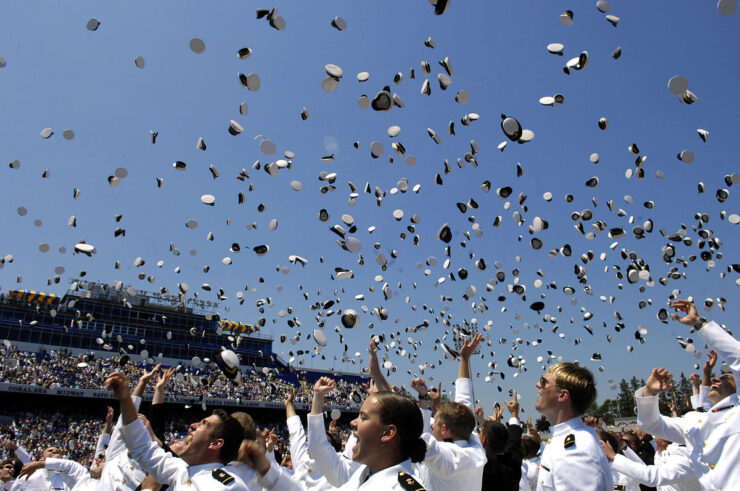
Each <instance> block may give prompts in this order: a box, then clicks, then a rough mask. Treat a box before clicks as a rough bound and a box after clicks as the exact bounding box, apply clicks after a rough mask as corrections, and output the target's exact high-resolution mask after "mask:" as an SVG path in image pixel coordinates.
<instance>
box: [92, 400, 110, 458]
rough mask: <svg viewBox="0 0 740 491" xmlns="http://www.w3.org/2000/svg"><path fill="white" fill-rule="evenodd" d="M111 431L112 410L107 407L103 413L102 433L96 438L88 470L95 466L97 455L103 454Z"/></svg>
mask: <svg viewBox="0 0 740 491" xmlns="http://www.w3.org/2000/svg"><path fill="white" fill-rule="evenodd" d="M112 431H113V408H112V407H110V406H108V409H107V411H106V413H105V423H103V431H102V432H101V433H100V436H98V443H97V444H96V445H95V454H93V458H92V461H91V462H90V469H92V468H93V467H95V466H96V463H95V462H96V459H97V458H98V455H100V454H101V453H103V450H105V447H106V446H108V443H110V436H111V432H112Z"/></svg>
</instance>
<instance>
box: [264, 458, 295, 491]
mask: <svg viewBox="0 0 740 491" xmlns="http://www.w3.org/2000/svg"><path fill="white" fill-rule="evenodd" d="M258 482H259V484H260V485H261V486H262V488H263V489H267V490H269V491H304V490H305V489H306V487H305V486H304V485H303V483H302V482H300V481H299V480H298V479H297V478H296V476H295V475H290V473H288V472H287V469H285V468H283V467H280V466H279V465H277V464H276V463H274V462H273V463H272V464H270V470H269V471H267V472H266V473H265V475H264V476H260V477H259V479H258Z"/></svg>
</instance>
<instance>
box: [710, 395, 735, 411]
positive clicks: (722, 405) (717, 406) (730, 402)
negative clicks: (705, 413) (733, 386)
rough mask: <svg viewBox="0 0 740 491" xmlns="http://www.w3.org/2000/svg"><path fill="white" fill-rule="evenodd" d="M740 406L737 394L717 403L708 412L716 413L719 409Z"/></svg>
mask: <svg viewBox="0 0 740 491" xmlns="http://www.w3.org/2000/svg"><path fill="white" fill-rule="evenodd" d="M738 405H740V394H738V393H737V392H736V393H734V394H732V395H729V396H727V397H725V398H724V399H722V400H721V401H719V402H718V403H717V404H715V405H714V406H712V408H711V409H710V410H709V412H717V411H719V410H721V409H723V408H724V409H729V408H730V407H732V406H738Z"/></svg>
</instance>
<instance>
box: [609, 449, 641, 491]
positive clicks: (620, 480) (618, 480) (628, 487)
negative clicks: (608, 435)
mask: <svg viewBox="0 0 740 491" xmlns="http://www.w3.org/2000/svg"><path fill="white" fill-rule="evenodd" d="M617 456H619V457H622V458H625V459H627V460H629V461H631V462H635V463H639V464H642V465H645V463H644V462H643V461H642V459H641V458H640V456H639V455H637V454H636V453H635V451H634V450H632V449H631V448H629V447H627V448H625V449H624V454H617ZM611 468H612V480H613V481H614V489H615V490H616V491H640V483H639V482H637V480H636V479H635V478H634V477H632V476H630V475H629V474H624V473H622V472H620V471H619V469H616V468H615V467H614V462H612V464H611Z"/></svg>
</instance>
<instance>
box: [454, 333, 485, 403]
mask: <svg viewBox="0 0 740 491" xmlns="http://www.w3.org/2000/svg"><path fill="white" fill-rule="evenodd" d="M482 339H483V335H482V334H481V333H476V334H475V336H473V338H472V339H470V340H468V341H466V342H465V344H464V345H463V346H462V348H460V367H459V369H458V371H457V381H455V402H459V403H461V404H465V405H466V406H468V407H469V408H470V410H471V411H473V410H474V407H473V380H472V379H471V378H470V357H471V356H472V355H473V353H474V352H475V350H476V348H478V343H480V342H481V340H482Z"/></svg>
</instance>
